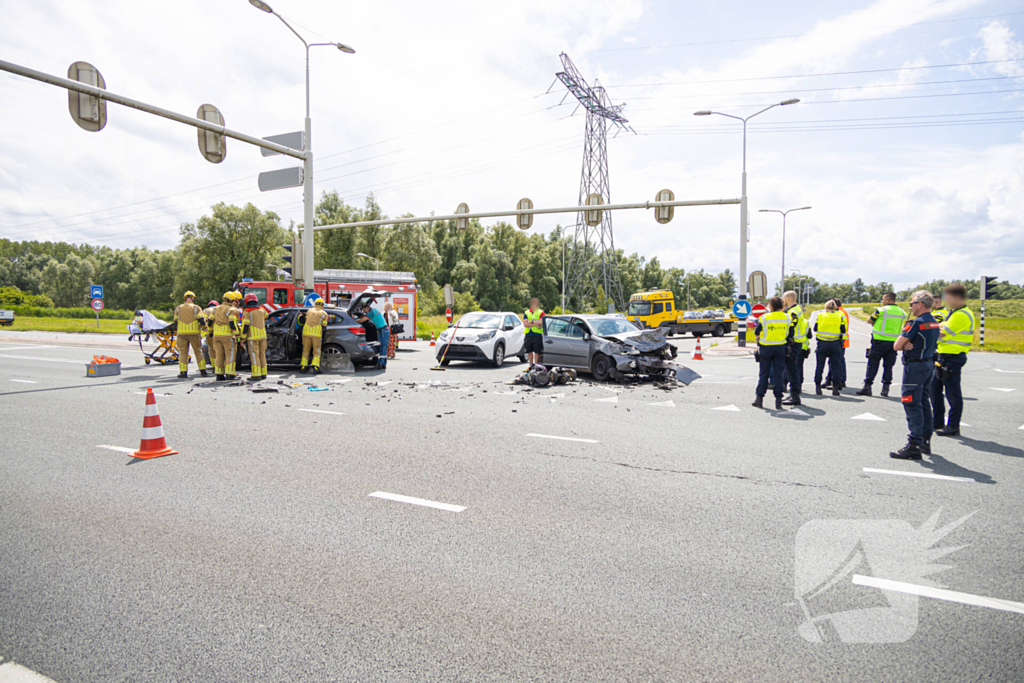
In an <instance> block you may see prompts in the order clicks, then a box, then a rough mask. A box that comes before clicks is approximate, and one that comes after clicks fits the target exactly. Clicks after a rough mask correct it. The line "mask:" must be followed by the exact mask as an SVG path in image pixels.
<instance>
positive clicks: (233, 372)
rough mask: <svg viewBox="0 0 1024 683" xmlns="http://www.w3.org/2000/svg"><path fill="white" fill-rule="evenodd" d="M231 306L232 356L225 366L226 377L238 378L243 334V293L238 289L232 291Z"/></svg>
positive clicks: (230, 350) (229, 311) (230, 349)
mask: <svg viewBox="0 0 1024 683" xmlns="http://www.w3.org/2000/svg"><path fill="white" fill-rule="evenodd" d="M230 294H231V298H230V302H231V308H230V309H229V310H228V315H229V316H230V318H231V323H232V325H231V332H232V334H231V346H230V348H229V352H230V356H228V359H227V364H226V366H225V368H224V371H225V374H226V379H238V368H237V364H238V356H239V354H238V347H239V344H241V343H242V342H241V340H240V336H241V334H242V293H241V292H239V291H238V290H235V291H233V292H230Z"/></svg>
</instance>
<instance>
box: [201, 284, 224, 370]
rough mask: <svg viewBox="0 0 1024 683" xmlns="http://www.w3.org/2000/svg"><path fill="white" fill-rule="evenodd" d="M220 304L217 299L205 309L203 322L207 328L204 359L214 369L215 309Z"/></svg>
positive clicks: (203, 340) (204, 338)
mask: <svg viewBox="0 0 1024 683" xmlns="http://www.w3.org/2000/svg"><path fill="white" fill-rule="evenodd" d="M219 305H220V304H219V303H218V302H217V300H216V299H212V300H211V301H210V303H208V304H207V305H206V308H204V309H203V322H204V323H205V327H206V334H205V335H203V339H202V342H203V358H204V359H205V360H206V364H207V365H209V366H210V367H211V368H212V367H213V309H215V308H217V306H219Z"/></svg>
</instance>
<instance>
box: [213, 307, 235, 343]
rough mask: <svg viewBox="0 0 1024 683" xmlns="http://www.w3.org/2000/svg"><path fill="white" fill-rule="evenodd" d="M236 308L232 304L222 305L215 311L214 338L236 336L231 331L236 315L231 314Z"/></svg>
mask: <svg viewBox="0 0 1024 683" xmlns="http://www.w3.org/2000/svg"><path fill="white" fill-rule="evenodd" d="M233 308H234V307H233V306H232V305H231V304H227V303H225V304H221V305H220V306H217V307H216V308H214V309H213V336H214V337H230V336H231V335H232V334H234V330H232V329H231V322H232V320H233V316H234V314H233V313H232V312H231V311H232V309H233Z"/></svg>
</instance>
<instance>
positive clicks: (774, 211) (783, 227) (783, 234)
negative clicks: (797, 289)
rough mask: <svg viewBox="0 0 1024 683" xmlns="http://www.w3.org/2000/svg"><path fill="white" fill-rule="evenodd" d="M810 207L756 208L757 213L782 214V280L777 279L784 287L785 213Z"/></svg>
mask: <svg viewBox="0 0 1024 683" xmlns="http://www.w3.org/2000/svg"><path fill="white" fill-rule="evenodd" d="M809 208H811V207H809V206H801V207H800V208H798V209H786V210H785V211H782V210H780V209H758V213H781V214H782V280H780V281H779V286H780V287H782V288H783V289H785V287H786V214H788V213H789V212H790V211H806V210H807V209H809Z"/></svg>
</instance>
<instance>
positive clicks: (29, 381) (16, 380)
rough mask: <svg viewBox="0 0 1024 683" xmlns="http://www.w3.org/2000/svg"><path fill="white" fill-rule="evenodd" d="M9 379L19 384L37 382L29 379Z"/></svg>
mask: <svg viewBox="0 0 1024 683" xmlns="http://www.w3.org/2000/svg"><path fill="white" fill-rule="evenodd" d="M11 381H12V382H18V383H19V384H39V382H34V381H32V380H30V379H12V380H11Z"/></svg>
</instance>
